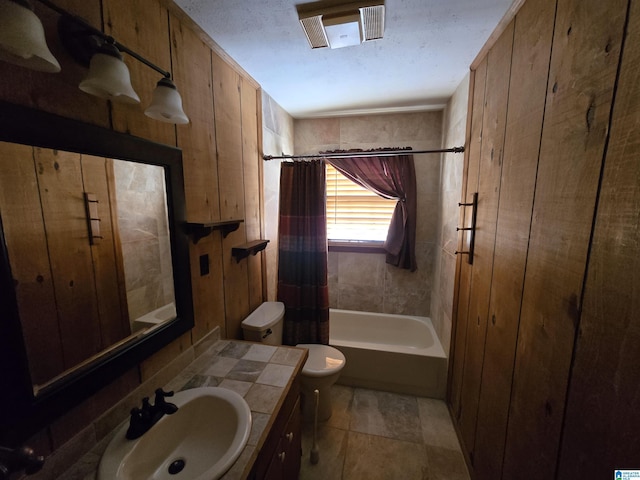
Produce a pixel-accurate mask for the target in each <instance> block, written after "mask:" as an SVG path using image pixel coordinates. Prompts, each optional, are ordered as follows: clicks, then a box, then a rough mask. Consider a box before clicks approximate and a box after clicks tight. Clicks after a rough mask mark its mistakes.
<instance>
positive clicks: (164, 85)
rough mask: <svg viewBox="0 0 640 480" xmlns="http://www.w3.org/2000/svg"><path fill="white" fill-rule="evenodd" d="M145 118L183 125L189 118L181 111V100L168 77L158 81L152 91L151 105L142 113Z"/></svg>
mask: <svg viewBox="0 0 640 480" xmlns="http://www.w3.org/2000/svg"><path fill="white" fill-rule="evenodd" d="M144 114H145V115H146V116H147V117H151V118H153V119H154V120H159V121H161V122H167V123H177V124H185V123H189V118H188V117H187V116H186V115H185V113H184V110H183V109H182V98H181V97H180V94H179V93H178V89H177V88H176V86H175V84H174V83H173V81H172V80H171V78H169V77H164V78H162V79H160V81H159V82H158V85H157V86H156V89H155V90H154V91H153V97H152V99H151V105H149V106H148V107H147V109H146V110H145V111H144Z"/></svg>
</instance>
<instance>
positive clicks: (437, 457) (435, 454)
mask: <svg viewBox="0 0 640 480" xmlns="http://www.w3.org/2000/svg"><path fill="white" fill-rule="evenodd" d="M424 448H425V449H426V456H427V462H428V465H429V477H427V478H428V479H429V480H469V478H470V477H469V472H468V471H467V466H466V464H465V463H464V457H463V456H462V452H461V451H460V447H458V448H457V449H455V450H451V449H448V448H442V447H433V446H431V445H426V446H425V447H424Z"/></svg>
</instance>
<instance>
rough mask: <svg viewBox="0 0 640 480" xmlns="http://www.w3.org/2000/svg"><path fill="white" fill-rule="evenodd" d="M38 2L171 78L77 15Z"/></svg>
mask: <svg viewBox="0 0 640 480" xmlns="http://www.w3.org/2000/svg"><path fill="white" fill-rule="evenodd" d="M38 2H40V3H42V4H43V5H45V6H47V7H49V8H50V9H51V10H53V11H55V12H57V13H59V14H60V15H63V16H65V17H67V18H70V19H72V20H73V21H74V22H76V23H78V24H79V25H81V26H82V27H83V28H86V29H87V30H89V31H90V32H91V33H92V34H94V35H96V36H98V37H100V38H102V39H103V40H104V41H105V42H108V43H111V44H113V45H115V46H116V48H117V49H118V50H120V51H121V52H125V53H127V54H128V55H130V56H132V57H133V58H135V59H136V60H138V61H139V62H142V63H144V64H145V65H146V66H148V67H150V68H152V69H154V70H155V71H156V72H158V73H159V74H161V75H163V76H164V77H165V78H169V79H170V78H171V73H170V72H168V71H166V70H163V69H162V68H160V67H158V66H157V65H156V64H154V63H153V62H150V61H149V60H147V59H146V58H144V57H143V56H141V55H139V54H138V53H136V52H134V51H133V50H131V49H130V48H129V47H127V46H125V45H123V44H121V43H120V42H118V41H116V40H115V39H114V38H113V37H111V36H110V35H107V34H106V33H104V32H103V31H102V30H99V29H97V28H96V27H94V26H93V25H91V24H89V23H87V22H86V21H85V20H83V19H82V18H80V17H78V16H77V15H74V14H73V13H70V12H68V11H66V10H65V9H64V8H61V7H59V6H57V5H56V4H55V3H53V2H51V1H49V0H38Z"/></svg>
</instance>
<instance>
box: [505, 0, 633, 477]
mask: <svg viewBox="0 0 640 480" xmlns="http://www.w3.org/2000/svg"><path fill="white" fill-rule="evenodd" d="M625 7H626V1H622V0H611V1H609V2H606V3H603V2H601V1H599V0H559V1H558V8H557V15H556V25H555V31H554V41H553V50H552V57H551V66H550V74H549V85H548V88H547V104H546V109H545V117H544V126H543V132H542V140H541V147H540V160H539V166H538V178H537V184H536V193H535V201H534V209H533V218H532V225H531V236H530V246H529V257H528V260H527V267H526V269H527V270H526V276H525V283H524V293H523V300H522V313H521V319H520V331H519V334H518V344H517V351H516V362H515V375H514V382H513V393H512V401H511V408H510V413H509V426H508V431H507V445H506V450H505V463H504V471H503V478H508V479H511V478H531V479H533V478H536V479H538V478H539V479H549V478H553V477H554V475H555V467H556V457H557V453H558V448H559V441H560V428H561V425H562V419H563V414H564V408H565V394H566V389H567V381H568V375H569V365H570V361H571V357H572V351H573V344H574V337H575V329H576V325H577V322H578V319H579V318H578V316H579V311H580V306H581V295H582V285H583V279H584V273H585V265H586V258H587V249H588V246H589V237H590V233H591V225H592V219H593V209H594V205H595V200H596V195H597V188H598V180H599V175H600V169H601V164H602V158H603V151H604V142H605V138H606V135H607V131H608V125H609V115H610V109H611V100H612V95H613V86H614V81H615V75H616V69H617V66H618V60H619V53H620V44H621V40H622V33H623V28H624V20H625V13H626V8H625ZM594 19H598V20H599V21H594ZM604 19H606V21H605V20H604Z"/></svg>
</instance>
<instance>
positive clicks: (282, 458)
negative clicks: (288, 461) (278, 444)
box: [278, 452, 286, 463]
mask: <svg viewBox="0 0 640 480" xmlns="http://www.w3.org/2000/svg"><path fill="white" fill-rule="evenodd" d="M285 456H286V455H285V453H284V452H282V453H279V454H278V458H279V459H280V461H281V462H282V463H284V457H285Z"/></svg>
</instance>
